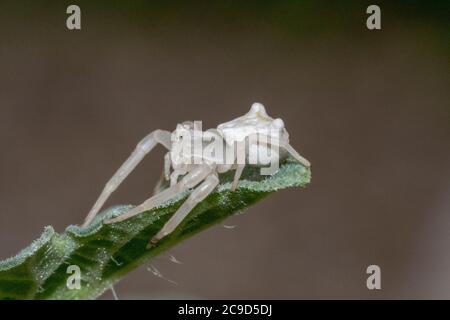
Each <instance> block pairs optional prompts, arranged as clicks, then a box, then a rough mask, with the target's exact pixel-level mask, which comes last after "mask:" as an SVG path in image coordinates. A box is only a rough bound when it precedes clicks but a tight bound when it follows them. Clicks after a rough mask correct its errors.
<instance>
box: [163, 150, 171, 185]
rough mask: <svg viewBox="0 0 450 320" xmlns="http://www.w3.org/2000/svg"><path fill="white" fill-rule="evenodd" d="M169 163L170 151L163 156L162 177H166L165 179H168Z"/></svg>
mask: <svg viewBox="0 0 450 320" xmlns="http://www.w3.org/2000/svg"><path fill="white" fill-rule="evenodd" d="M170 165H171V161H170V153H169V152H167V153H166V155H165V156H164V178H166V180H169V179H170Z"/></svg>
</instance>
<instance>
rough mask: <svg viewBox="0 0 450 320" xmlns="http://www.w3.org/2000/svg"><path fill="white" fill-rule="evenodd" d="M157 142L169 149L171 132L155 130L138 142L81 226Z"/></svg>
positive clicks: (86, 223)
mask: <svg viewBox="0 0 450 320" xmlns="http://www.w3.org/2000/svg"><path fill="white" fill-rule="evenodd" d="M157 143H160V144H162V145H163V146H164V147H166V148H167V149H169V150H170V148H171V133H170V132H169V131H164V130H156V131H153V132H152V133H150V134H149V135H147V136H146V137H145V138H144V139H142V140H141V141H140V142H139V143H138V145H137V146H136V149H135V150H134V151H133V153H132V154H131V155H130V156H129V157H128V159H127V160H126V161H125V162H124V163H123V164H122V166H121V167H120V168H119V170H117V172H116V173H115V174H114V175H113V176H112V178H111V179H110V180H109V181H108V183H107V184H106V185H105V187H104V189H103V191H102V193H101V194H100V197H99V198H98V199H97V201H96V202H95V204H94V206H93V207H92V209H91V211H90V212H89V214H88V215H87V217H86V219H85V220H84V223H83V226H87V225H89V224H90V223H91V221H92V219H94V217H95V216H96V215H97V213H98V212H99V210H100V209H101V208H102V206H103V205H104V204H105V202H106V200H107V199H108V198H109V196H110V195H111V194H112V193H113V192H114V191H115V190H116V189H117V187H118V186H119V185H120V184H121V183H122V182H123V180H125V178H126V177H127V176H128V175H129V174H130V173H131V172H132V171H133V170H134V168H136V166H137V165H138V164H139V162H141V160H142V159H143V158H144V157H145V155H146V154H147V153H149V152H150V151H151V150H152V149H153V148H154V147H155V145H156V144H157Z"/></svg>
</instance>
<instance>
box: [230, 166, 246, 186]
mask: <svg viewBox="0 0 450 320" xmlns="http://www.w3.org/2000/svg"><path fill="white" fill-rule="evenodd" d="M244 167H245V165H243V164H238V165H237V168H236V171H235V173H234V180H233V184H232V185H231V191H235V190H236V188H237V186H238V183H239V179H240V178H241V175H242V171H244Z"/></svg>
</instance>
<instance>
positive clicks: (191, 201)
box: [149, 174, 219, 247]
mask: <svg viewBox="0 0 450 320" xmlns="http://www.w3.org/2000/svg"><path fill="white" fill-rule="evenodd" d="M218 184H219V178H218V177H217V174H210V175H209V176H208V177H207V178H206V179H205V181H203V183H202V184H200V185H199V186H198V187H197V188H196V189H195V190H194V191H193V192H192V193H191V195H190V196H189V198H188V199H187V200H186V201H185V202H184V203H183V204H182V205H181V207H179V208H178V210H177V212H175V214H174V215H173V216H172V217H171V218H170V219H169V221H167V222H166V224H165V225H164V227H162V229H161V230H159V231H158V233H157V234H156V235H155V236H154V237H153V238H152V239H151V240H150V242H149V246H150V247H151V246H153V245H155V244H156V243H157V242H158V241H159V240H160V239H162V238H164V237H165V236H167V235H168V234H170V233H172V232H173V231H174V230H175V228H176V227H177V226H178V225H179V224H180V223H181V222H182V221H183V220H184V219H185V218H186V216H187V215H188V214H189V212H191V211H192V209H194V208H195V206H196V205H197V204H199V203H200V202H201V201H203V200H204V199H205V198H206V197H207V196H208V195H209V194H210V193H211V192H212V191H213V190H214V189H215V188H216V186H217V185H218Z"/></svg>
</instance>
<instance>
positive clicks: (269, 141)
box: [259, 135, 311, 168]
mask: <svg viewBox="0 0 450 320" xmlns="http://www.w3.org/2000/svg"><path fill="white" fill-rule="evenodd" d="M261 136H265V135H261ZM265 138H266V140H265V141H267V142H264V141H259V143H265V144H266V145H270V144H272V145H275V146H278V147H280V148H283V149H285V150H286V151H287V152H289V154H290V155H292V156H293V157H294V158H295V159H296V160H297V161H298V162H300V163H301V164H302V165H304V166H305V167H307V168H309V167H310V166H311V163H310V162H309V161H308V160H307V159H305V158H303V157H302V156H301V155H300V154H299V153H298V152H297V151H296V150H295V149H294V148H293V147H292V146H291V145H290V144H289V142H281V141H280V140H279V139H278V138H274V137H270V136H265Z"/></svg>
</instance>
